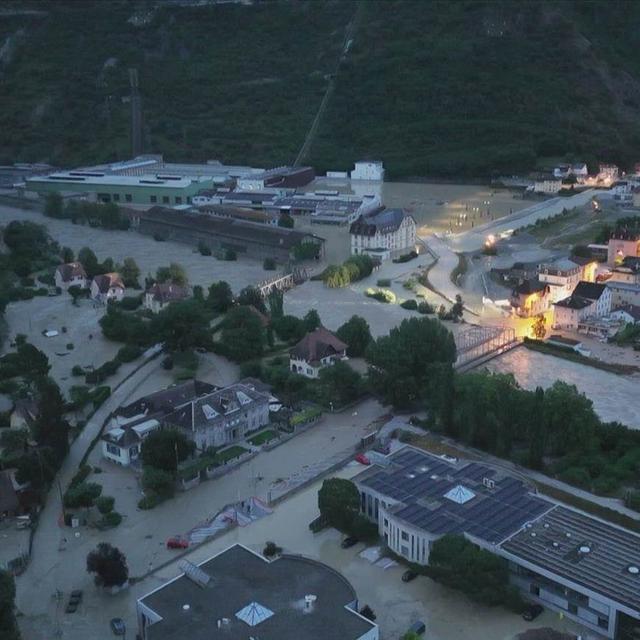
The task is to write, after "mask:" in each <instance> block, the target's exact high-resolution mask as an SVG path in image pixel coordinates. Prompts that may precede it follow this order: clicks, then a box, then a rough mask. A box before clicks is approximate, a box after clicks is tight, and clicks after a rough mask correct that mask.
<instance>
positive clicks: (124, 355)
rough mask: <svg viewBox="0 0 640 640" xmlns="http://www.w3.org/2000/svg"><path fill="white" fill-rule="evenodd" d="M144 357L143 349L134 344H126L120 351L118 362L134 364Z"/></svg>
mask: <svg viewBox="0 0 640 640" xmlns="http://www.w3.org/2000/svg"><path fill="white" fill-rule="evenodd" d="M141 355H142V348H141V347H138V346H136V345H133V344H126V345H125V346H124V347H121V348H120V349H119V350H118V353H117V355H116V360H118V361H119V362H133V361H134V360H136V359H138V358H139V357H140V356H141Z"/></svg>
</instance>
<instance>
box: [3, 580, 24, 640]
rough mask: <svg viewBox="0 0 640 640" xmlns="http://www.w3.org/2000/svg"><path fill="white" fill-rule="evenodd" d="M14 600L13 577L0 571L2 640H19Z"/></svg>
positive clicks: (14, 585) (14, 587) (14, 586)
mask: <svg viewBox="0 0 640 640" xmlns="http://www.w3.org/2000/svg"><path fill="white" fill-rule="evenodd" d="M15 600H16V583H15V580H14V577H13V576H12V575H11V574H10V573H9V572H8V571H5V570H4V569H0V629H2V638H3V640H20V630H19V628H18V622H17V620H16V611H15V608H16V605H15Z"/></svg>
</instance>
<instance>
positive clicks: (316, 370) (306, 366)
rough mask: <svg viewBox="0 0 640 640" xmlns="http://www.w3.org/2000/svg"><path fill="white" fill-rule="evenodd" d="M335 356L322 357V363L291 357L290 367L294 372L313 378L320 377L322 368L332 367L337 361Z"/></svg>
mask: <svg viewBox="0 0 640 640" xmlns="http://www.w3.org/2000/svg"><path fill="white" fill-rule="evenodd" d="M335 360H336V358H335V356H327V357H326V358H322V360H320V363H319V364H318V363H311V362H307V361H306V360H301V359H299V358H294V357H291V356H290V357H289V369H290V370H291V371H293V373H297V374H299V375H301V376H304V377H305V378H312V379H313V380H315V379H317V378H319V377H320V369H324V368H325V367H330V366H331V365H333V363H334V362H335Z"/></svg>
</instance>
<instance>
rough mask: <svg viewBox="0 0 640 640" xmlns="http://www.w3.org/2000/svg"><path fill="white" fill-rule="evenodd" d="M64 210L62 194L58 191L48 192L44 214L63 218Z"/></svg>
mask: <svg viewBox="0 0 640 640" xmlns="http://www.w3.org/2000/svg"><path fill="white" fill-rule="evenodd" d="M63 210H64V207H63V201H62V196H61V195H60V194H59V193H58V192H57V191H51V192H50V193H47V196H46V198H45V200H44V215H45V216H49V217H50V218H62V214H63Z"/></svg>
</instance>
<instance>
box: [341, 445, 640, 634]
mask: <svg viewBox="0 0 640 640" xmlns="http://www.w3.org/2000/svg"><path fill="white" fill-rule="evenodd" d="M376 460H379V458H376ZM382 461H383V464H375V465H372V466H370V467H369V468H367V469H366V470H365V471H363V472H362V473H360V474H358V475H357V476H356V477H355V478H354V479H353V480H354V482H355V483H356V486H357V487H358V490H359V492H360V499H361V511H362V513H363V514H365V515H366V516H367V517H368V518H369V519H370V520H372V521H374V522H376V523H377V525H378V531H379V533H380V536H381V537H382V538H383V539H384V541H385V542H386V544H387V545H388V546H389V548H390V549H391V550H392V551H394V552H395V553H397V554H398V555H400V556H402V557H404V558H406V559H407V560H409V561H411V562H415V563H417V564H423V565H426V564H429V553H430V550H431V547H432V545H433V543H434V542H435V541H436V540H437V539H438V538H440V537H442V536H443V535H446V534H457V535H463V536H465V537H466V538H468V539H469V540H470V541H472V542H474V543H475V544H477V545H478V546H480V547H482V548H484V549H487V550H489V551H491V552H492V553H495V554H496V555H499V556H501V557H503V558H505V559H507V560H508V561H509V567H510V569H511V578H512V582H513V583H514V584H515V585H516V586H518V587H519V588H520V589H521V590H522V591H523V592H524V594H525V595H526V597H528V598H530V599H532V600H535V601H538V602H540V603H542V604H544V605H545V606H548V607H550V608H553V609H556V610H558V611H561V612H562V613H563V614H564V615H566V616H567V617H569V618H572V619H573V620H575V621H576V622H578V623H580V624H582V625H584V626H585V627H588V628H589V629H590V630H592V631H595V632H597V633H598V634H601V635H602V636H605V637H608V638H614V637H617V636H616V633H617V632H618V631H619V630H620V629H621V628H625V629H627V628H633V627H637V631H638V633H640V536H638V535H637V534H635V533H632V532H630V531H627V530H625V529H622V528H620V527H617V526H614V525H612V524H609V523H607V522H604V521H602V520H599V519H597V518H593V517H591V516H588V515H586V514H583V513H581V512H578V511H574V510H573V509H569V508H568V507H564V506H561V505H559V504H558V503H556V502H553V501H551V500H550V499H548V498H546V497H543V496H540V495H537V494H536V493H535V489H533V488H532V487H530V486H529V485H527V484H526V483H525V482H523V481H522V480H520V479H518V478H516V477H514V476H512V475H509V474H507V473H505V472H503V471H502V470H496V469H495V468H491V467H488V466H485V465H483V464H480V463H476V462H466V461H453V460H452V459H444V458H441V457H439V456H436V455H433V454H430V453H427V452H425V451H422V450H419V449H415V448H413V447H410V446H405V447H403V448H402V449H400V450H398V451H396V452H395V453H393V454H391V455H389V456H387V457H386V458H384V459H382ZM629 637H634V636H629Z"/></svg>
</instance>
